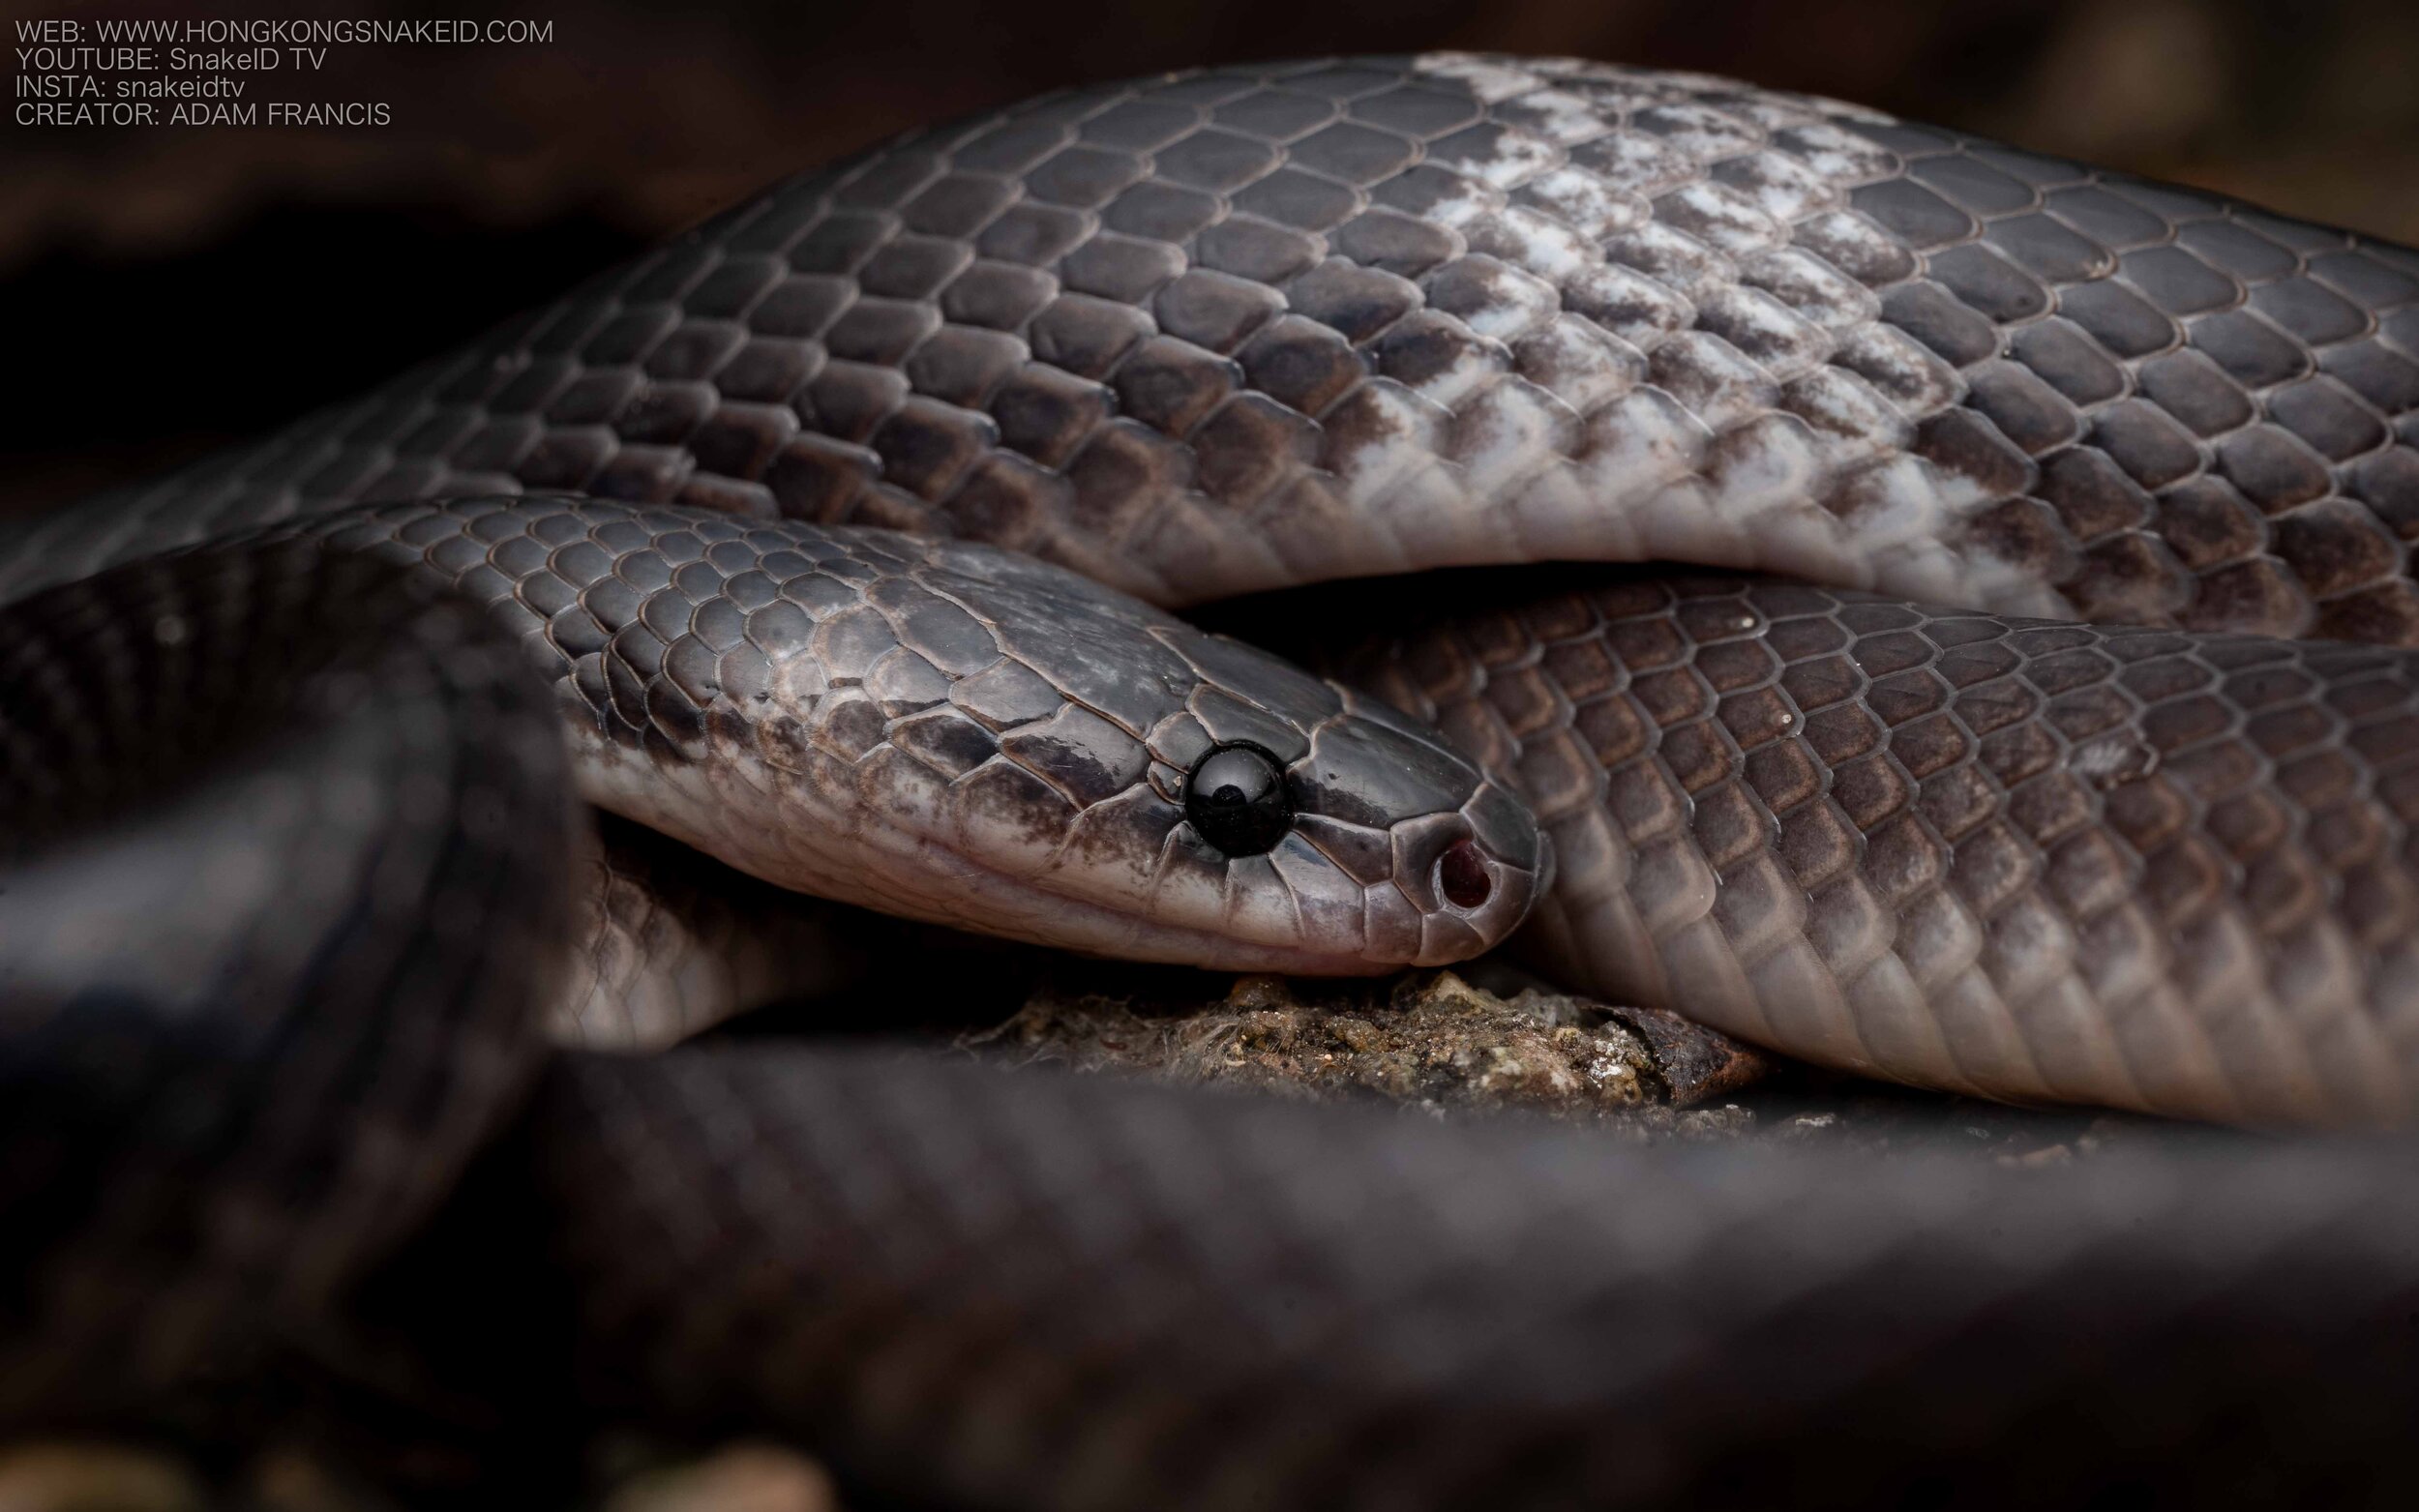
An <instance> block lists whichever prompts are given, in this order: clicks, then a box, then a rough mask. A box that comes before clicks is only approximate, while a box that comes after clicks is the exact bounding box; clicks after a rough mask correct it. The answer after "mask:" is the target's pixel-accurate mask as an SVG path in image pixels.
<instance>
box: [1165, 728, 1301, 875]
mask: <svg viewBox="0 0 2419 1512" xmlns="http://www.w3.org/2000/svg"><path fill="white" fill-rule="evenodd" d="M1184 816H1185V817H1186V818H1188V819H1190V820H1192V821H1193V828H1194V829H1196V830H1199V831H1200V832H1201V838H1202V839H1204V840H1206V841H1208V842H1209V844H1211V845H1215V846H1217V847H1218V848H1219V849H1220V850H1223V851H1225V852H1226V853H1227V854H1228V855H1230V856H1256V855H1259V854H1260V853H1261V852H1262V851H1264V850H1267V849H1268V848H1269V846H1271V845H1275V844H1276V843H1277V842H1278V841H1280V840H1283V839H1284V838H1285V831H1286V830H1287V829H1288V828H1289V827H1290V826H1291V825H1292V824H1293V822H1294V805H1293V804H1292V803H1291V802H1290V801H1289V800H1288V799H1287V798H1286V796H1285V769H1284V768H1283V767H1280V766H1278V765H1277V762H1276V757H1274V756H1270V755H1269V753H1267V752H1266V751H1263V750H1261V749H1260V748H1259V747H1258V746H1219V747H1217V748H1215V749H1214V750H1212V751H1210V753H1209V755H1208V756H1203V757H1202V758H1201V759H1200V760H1198V761H1196V762H1194V763H1193V770H1192V773H1191V775H1190V776H1188V777H1186V778H1185V779H1184Z"/></svg>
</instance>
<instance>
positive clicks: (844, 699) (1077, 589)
mask: <svg viewBox="0 0 2419 1512" xmlns="http://www.w3.org/2000/svg"><path fill="white" fill-rule="evenodd" d="M549 508H552V509H555V510H559V511H562V512H565V513H568V514H570V515H572V516H573V517H575V520H576V523H571V524H567V525H566V526H565V527H564V528H563V529H557V528H555V527H554V526H553V525H552V524H538V525H533V526H532V528H538V529H543V530H545V531H547V532H548V533H549V534H552V535H562V536H564V538H565V540H567V541H568V540H571V539H572V538H571V536H570V535H568V534H566V531H567V530H568V531H576V532H577V533H578V540H577V541H575V542H573V544H572V545H571V546H568V547H566V546H560V545H558V546H555V547H554V548H553V549H552V556H551V558H550V559H551V560H552V561H554V562H555V563H556V567H555V571H556V572H557V574H558V575H559V574H560V573H561V572H562V571H564V570H566V568H567V567H576V568H578V570H579V571H580V572H582V574H585V575H592V576H593V579H594V580H595V581H596V582H598V583H600V584H601V585H603V587H604V588H606V589H607V590H609V591H604V592H591V591H587V590H586V589H585V588H584V587H583V586H582V584H580V583H574V584H573V587H574V588H575V589H576V590H578V591H580V593H581V599H582V604H583V605H585V606H586V608H585V609H583V610H582V612H583V613H590V614H592V615H594V611H596V610H597V609H598V608H600V607H601V608H603V609H604V610H605V613H604V614H602V615H595V619H596V622H595V623H594V624H593V626H591V625H590V624H589V622H588V621H587V620H584V619H583V620H580V621H579V622H578V625H577V627H576V629H577V632H578V633H577V635H576V636H566V635H564V634H562V633H561V630H560V627H559V626H554V627H551V628H550V631H549V635H550V637H551V638H552V642H553V643H554V644H555V645H556V646H557V647H559V649H560V651H561V652H562V653H563V655H564V656H565V657H566V658H567V665H566V666H564V667H562V668H561V671H562V674H563V683H564V686H565V688H566V690H567V692H568V693H569V694H570V695H571V696H572V697H573V698H574V700H575V701H576V702H577V703H578V704H580V705H582V707H584V708H585V709H586V710H587V711H588V713H587V715H586V717H585V721H584V722H585V723H587V724H589V725H590V726H592V727H591V729H590V731H589V733H590V734H592V735H593V736H594V738H593V739H588V740H584V741H582V742H577V743H576V744H577V746H578V748H579V749H578V756H579V765H580V769H581V779H582V788H583V790H584V791H585V792H586V794H587V796H589V797H590V798H591V799H592V800H593V801H595V802H598V803H600V804H602V805H604V806H605V807H607V808H611V809H614V810H617V811H618V812H621V813H623V814H625V815H629V816H630V817H633V818H637V819H639V820H641V821H642V822H644V823H647V824H651V825H653V826H655V827H657V828H659V829H663V830H666V831H668V832H670V833H672V834H673V835H675V836H677V837H679V838H680V839H682V840H685V841H687V842H688V843H690V844H691V845H697V846H699V847H700V848H701V849H704V850H706V851H708V852H710V853H712V854H714V855H717V856H719V857H721V858H722V859H723V860H725V861H728V862H731V863H732V864H733V865H736V866H739V867H741V868H743V869H745V870H747V871H750V872H753V873H755V874H756V875H760V876H762V877H764V878H766V879H768V880H771V881H774V882H778V883H781V884H782V885H784V886H789V887H794V888H798V889H800V890H802V891H808V892H816V893H821V894H822V895H824V896H827V897H837V898H841V899H844V900H846V901H849V902H854V903H862V904H868V905H870V906H873V907H877V908H881V909H883V910H885V911H888V912H892V913H905V914H909V915H911V916H915V917H919V918H925V919H931V920H934V921H937V922H941V923H945V924H952V925H956V926H959V927H961V928H971V929H976V930H981V931H985V932H987V933H991V934H1003V935H1008V936H1011V937H1015V938H1023V939H1030V940H1034V941H1037V942H1040V943H1043V944H1050V945H1058V946H1061V947H1065V948H1069V949H1076V950H1083V951H1090V952H1095V953H1098V954H1101V955H1109V956H1117V957H1121V958H1125V959H1130V960H1149V961H1162V962H1175V963H1182V964H1192V965H1200V966H1207V967H1211V968H1216V969H1227V970H1254V971H1287V972H1299V973H1318V974H1356V973H1370V972H1380V971H1384V970H1387V969H1389V968H1391V967H1395V966H1401V965H1409V964H1422V965H1425V964H1442V963H1446V962H1450V961H1458V960H1461V959H1464V958H1466V957H1469V956H1473V955H1477V954H1478V953H1479V952H1481V951H1484V950H1486V949H1487V948H1489V947H1490V946H1492V945H1494V944H1495V943H1496V942H1497V941H1499V940H1501V939H1502V938H1504V936H1505V935H1507V934H1509V933H1510V932H1511V930H1512V929H1513V928H1514V927H1515V926H1516V925H1518V924H1519V923H1520V921H1521V919H1522V917H1523V916H1524V915H1526V914H1527V912H1528V911H1529V906H1530V904H1531V903H1532V902H1533V901H1534V900H1535V899H1536V898H1537V897H1538V894H1539V892H1540V891H1541V890H1542V889H1543V886H1544V884H1545V882H1546V880H1547V877H1548V874H1549V870H1550V868H1549V862H1548V851H1547V847H1546V842H1545V840H1544V838H1543V836H1542V835H1541V834H1540V832H1539V831H1538V825H1537V821H1536V819H1535V818H1534V817H1533V816H1532V815H1530V813H1529V812H1528V809H1527V808H1526V806H1525V805H1524V804H1522V802H1521V801H1520V800H1519V799H1518V798H1517V797H1515V796H1514V795H1513V794H1512V792H1511V791H1510V790H1509V789H1508V787H1507V786H1505V785H1504V784H1503V783H1502V782H1500V781H1499V780H1497V779H1496V778H1494V777H1492V776H1490V775H1489V774H1487V773H1486V772H1484V771H1482V770H1480V769H1479V768H1478V766H1477V765H1475V764H1473V763H1472V762H1471V761H1470V760H1469V759H1467V758H1466V757H1464V756H1461V755H1460V754H1459V753H1458V752H1456V751H1454V750H1453V749H1452V748H1451V747H1450V746H1448V744H1447V743H1446V741H1445V739H1444V737H1443V736H1441V735H1439V734H1438V733H1437V732H1435V731H1434V730H1431V729H1427V728H1424V727H1422V726H1419V724H1417V723H1416V722H1414V721H1412V720H1410V719H1408V718H1406V717H1404V716H1403V715H1401V714H1398V713H1396V712H1395V711H1393V710H1392V709H1390V708H1388V707H1387V706H1385V705H1384V704H1382V703H1379V702H1378V701H1376V700H1375V699H1374V698H1372V697H1369V696H1367V695H1363V694H1359V693H1355V692H1353V691H1351V690H1349V689H1346V688H1343V687H1340V686H1338V685H1336V684H1333V683H1329V682H1325V681H1322V680H1320V679H1318V678H1316V677H1313V676H1311V675H1310V674H1308V673H1307V672H1304V671H1301V670H1300V669H1299V668H1297V667H1292V666H1289V665H1288V664H1286V663H1284V662H1282V661H1279V660H1277V659H1276V658H1274V657H1272V656H1269V655H1267V654H1264V653H1262V652H1260V651H1257V650H1255V649H1253V648H1251V647H1249V646H1246V645H1243V644H1241V643H1239V642H1238V641H1234V640H1230V639H1226V638H1223V637H1216V636H1212V635H1209V634H1206V633H1204V632H1202V631H1200V630H1196V629H1194V628H1192V627H1191V626H1188V625H1185V624H1183V623H1181V622H1180V621H1178V620H1176V619H1173V618H1171V617H1170V616H1168V615H1167V614H1165V613H1163V612H1161V611H1160V610H1158V609H1155V608H1151V607H1150V606H1149V605H1146V604H1144V603H1142V602H1141V601H1139V600H1137V599H1133V598H1129V597H1127V596H1126V595H1124V594H1122V593H1120V592H1118V591H1116V590H1114V589H1110V588H1106V587H1103V586H1101V585H1099V584H1097V583H1095V582H1092V581H1090V579H1088V578H1082V577H1079V576H1077V575H1075V574H1073V573H1070V572H1068V571H1066V570H1064V569H1061V568H1057V567H1052V566H1048V565H1046V564H1043V563H1041V562H1038V561H1035V560H1033V559H1032V558H1030V557H1026V556H1021V555H1018V554H1015V553H1012V552H1007V551H1001V550H998V549H994V548H987V547H978V546H973V545H969V544H965V543H952V542H933V541H926V540H917V539H911V538H910V537H906V536H899V535H893V534H891V533H889V532H887V531H879V530H864V529H825V528H822V527H819V526H814V525H809V524H805V523H803V522H798V521H780V522H774V523H765V522H748V523H745V524H741V523H738V522H733V521H731V520H729V519H711V518H710V517H709V518H699V514H698V512H689V511H666V510H651V511H643V512H639V513H638V514H637V515H635V516H634V515H633V514H632V513H631V512H628V511H619V512H616V511H613V510H612V507H610V506H605V505H602V504H596V503H568V502H565V503H556V504H552V505H549V504H546V503H544V502H543V501H529V502H524V503H523V504H522V505H520V506H519V507H518V509H517V512H516V513H517V514H519V515H521V516H524V517H526V516H529V515H532V514H533V513H536V512H541V511H543V510H546V509H549ZM582 527H586V528H582ZM413 528H414V529H415V530H416V531H417V532H418V534H421V535H425V534H428V533H430V527H413ZM481 528H486V529H488V530H489V533H490V534H493V533H494V532H495V530H497V529H501V528H503V522H502V521H497V520H487V519H483V520H482V521H481ZM414 539H415V540H417V539H418V535H415V538H414ZM583 543H584V544H583ZM701 543H704V545H702V546H701ZM675 545H676V547H677V548H678V549H679V550H680V551H681V552H682V553H683V554H686V555H689V556H696V555H698V553H699V551H700V550H702V551H703V552H704V555H705V556H706V557H707V558H710V559H711V560H710V561H708V562H707V563H706V564H705V565H713V564H714V563H719V564H720V565H719V566H717V567H716V569H715V570H716V572H717V573H718V574H723V575H724V576H725V577H726V578H727V579H728V582H729V587H728V589H727V590H720V592H721V594H722V596H725V597H728V598H731V599H732V600H737V601H743V605H742V606H740V607H734V608H732V610H731V611H730V612H728V613H726V612H725V611H724V610H723V609H722V608H716V607H713V606H710V605H702V604H695V603H693V600H692V599H691V598H687V597H684V598H682V599H680V600H679V602H678V603H677V604H666V605H658V604H655V603H654V602H653V600H654V599H656V598H660V597H662V596H663V595H664V594H667V593H670V592H672V587H674V586H679V585H677V584H675V585H672V586H666V587H662V588H658V589H656V590H654V592H653V593H651V594H650V593H647V592H643V591H642V592H638V593H633V592H630V591H628V589H627V581H628V579H629V578H632V577H634V576H641V575H640V574H638V573H635V572H628V571H623V572H620V575H619V577H615V576H614V574H615V573H616V571H618V570H619V566H622V565H628V564H626V563H622V562H621V560H620V559H621V558H624V557H627V558H629V559H630V561H631V562H639V561H643V560H644V559H645V557H646V555H647V553H648V552H649V551H650V550H652V551H654V552H655V553H656V554H658V555H663V554H666V553H667V552H669V551H670V550H671V549H672V548H674V546H675ZM590 547H595V548H596V549H593V550H591V549H589V548H590ZM414 549H415V550H420V551H423V552H425V551H427V550H432V549H434V548H429V547H426V546H424V545H423V546H415V547H414ZM483 549H484V548H483ZM494 554H495V553H494V552H493V551H492V550H488V551H486V552H485V554H484V555H483V556H482V557H481V560H483V561H484V560H492V559H493V556H494ZM521 554H525V555H528V556H529V557H530V559H531V560H532V561H533V562H534V561H536V560H537V559H538V558H537V555H536V553H521ZM702 570H703V569H702V566H692V567H687V568H683V569H681V571H682V572H683V573H685V574H687V575H688V578H689V580H688V581H687V583H686V588H687V590H694V593H696V594H700V595H703V596H705V597H707V598H713V597H715V596H717V591H718V590H716V589H714V588H713V586H712V585H711V584H708V583H706V582H705V581H704V579H703V578H702V577H701V576H699V575H700V574H701V573H702ZM644 576H647V577H648V578H649V580H652V579H653V578H661V577H663V576H664V575H663V574H661V573H653V572H650V573H648V574H646V575H644ZM608 579H611V580H610V581H609V580H608ZM556 618H557V619H558V620H559V619H560V618H561V614H559V613H558V614H557V616H556ZM609 621H610V622H609ZM684 625H685V626H688V627H690V628H689V629H688V630H687V631H686V632H685V633H684V632H683V630H682V628H681V627H682V626H684ZM650 627H651V628H650ZM708 629H710V630H712V631H713V632H714V634H715V635H716V637H717V638H718V641H719V646H720V649H711V648H708V647H704V646H700V647H699V648H697V652H698V654H694V655H693V654H691V651H690V649H689V648H688V645H687V642H688V641H689V640H691V639H697V638H700V637H702V635H703V634H704V633H705V631H706V630H708ZM641 632H644V634H643V635H642V634H641ZM625 641H627V642H628V648H627V649H625V647H624V642H625ZM590 646H594V647H596V648H597V649H595V650H594V651H589V650H587V649H586V648H587V647H590ZM684 667H695V668H698V669H699V670H698V671H697V673H696V675H692V676H689V677H687V678H686V679H685V680H684V679H683V678H682V676H681V675H680V674H681V671H682V669H683V668H684ZM667 776H669V777H670V779H671V781H670V783H669V784H668V783H667V782H666V781H665V779H666V778H667ZM668 795H669V796H668Z"/></svg>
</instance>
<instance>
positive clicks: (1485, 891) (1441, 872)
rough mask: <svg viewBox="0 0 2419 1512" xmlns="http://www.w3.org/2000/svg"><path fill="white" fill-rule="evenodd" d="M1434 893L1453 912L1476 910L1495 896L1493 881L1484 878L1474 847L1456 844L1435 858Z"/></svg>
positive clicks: (1466, 844)
mask: <svg viewBox="0 0 2419 1512" xmlns="http://www.w3.org/2000/svg"><path fill="white" fill-rule="evenodd" d="M1436 885H1437V890H1438V891H1439V892H1442V893H1443V894H1444V895H1445V901H1446V902H1447V903H1449V904H1452V905H1453V906H1454V907H1456V908H1476V907H1478V906H1480V905H1481V904H1484V903H1485V902H1486V901H1487V899H1489V898H1491V897H1493V896H1494V894H1495V878H1494V877H1493V876H1491V875H1488V874H1487V869H1486V862H1485V861H1484V860H1483V859H1481V858H1480V857H1479V855H1478V846H1476V845H1472V844H1471V843H1470V842H1468V841H1466V840H1457V841H1455V842H1453V843H1452V844H1451V845H1448V846H1447V847H1446V848H1445V854H1443V855H1441V856H1439V857H1437V858H1436Z"/></svg>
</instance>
